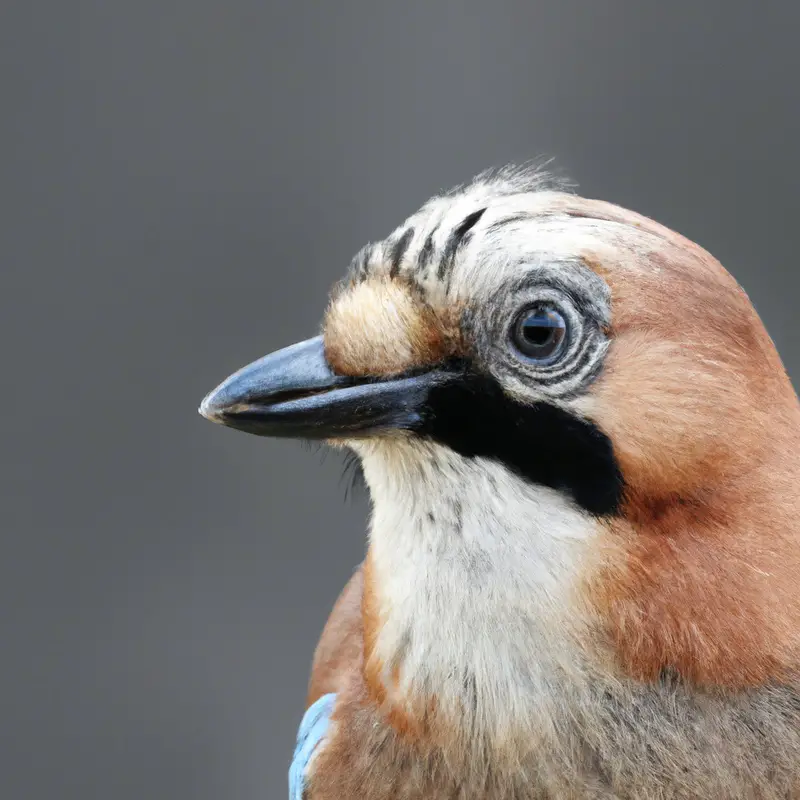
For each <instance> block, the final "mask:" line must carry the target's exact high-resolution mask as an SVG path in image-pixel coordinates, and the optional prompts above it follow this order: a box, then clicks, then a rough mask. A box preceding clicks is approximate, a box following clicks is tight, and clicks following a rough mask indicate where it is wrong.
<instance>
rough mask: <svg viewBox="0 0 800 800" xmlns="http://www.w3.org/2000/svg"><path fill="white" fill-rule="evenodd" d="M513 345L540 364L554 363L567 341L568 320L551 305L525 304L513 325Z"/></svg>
mask: <svg viewBox="0 0 800 800" xmlns="http://www.w3.org/2000/svg"><path fill="white" fill-rule="evenodd" d="M511 341H512V343H513V345H514V347H515V348H516V349H517V350H518V351H519V352H520V353H521V354H522V355H523V356H525V357H526V358H528V359H530V360H532V361H535V362H537V363H539V364H552V363H553V362H554V361H555V360H556V359H557V358H558V356H559V355H560V354H561V351H562V350H563V349H564V345H565V343H566V341H567V322H566V320H565V319H564V317H563V316H562V315H561V314H560V313H559V312H558V311H556V309H555V308H553V307H552V306H547V305H537V306H533V307H532V308H526V309H525V310H524V311H522V312H521V313H520V314H519V316H518V317H517V319H516V321H515V322H514V326H513V328H512V329H511Z"/></svg>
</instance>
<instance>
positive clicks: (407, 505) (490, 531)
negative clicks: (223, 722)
mask: <svg viewBox="0 0 800 800" xmlns="http://www.w3.org/2000/svg"><path fill="white" fill-rule="evenodd" d="M354 446H355V448H356V449H357V451H358V453H359V455H360V456H361V457H362V463H363V467H364V474H365V478H366V481H367V484H368V486H369V488H370V493H371V496H372V501H373V514H372V522H371V529H370V559H371V568H372V570H373V575H374V577H375V584H376V585H375V586H374V591H375V592H376V594H377V599H378V603H379V610H380V616H381V620H382V623H383V624H382V627H381V629H380V632H379V634H378V638H377V642H376V648H375V655H376V656H377V657H378V658H379V659H380V662H381V663H382V664H383V665H384V668H385V669H386V670H387V674H389V673H390V672H391V671H392V670H393V669H394V668H397V670H398V674H399V676H400V694H401V696H403V697H407V698H430V697H435V698H436V702H437V706H438V707H440V708H444V710H446V711H449V712H450V713H451V714H453V715H455V717H456V718H457V719H459V720H461V721H463V720H464V715H467V716H470V717H472V719H471V720H469V722H470V726H469V727H470V729H471V730H472V731H473V732H477V730H476V727H477V728H479V729H482V732H483V733H485V734H486V735H488V736H489V737H490V738H492V739H497V738H498V737H500V738H504V737H507V736H509V735H512V736H513V735H514V731H515V729H516V731H519V729H520V727H524V728H527V729H528V730H530V729H531V728H532V727H534V726H535V727H536V728H538V729H539V730H541V728H542V723H543V722H545V720H544V719H539V720H537V719H536V717H537V716H541V715H544V716H545V717H546V718H547V719H548V720H549V721H550V722H548V723H547V724H550V723H551V721H552V715H553V712H554V709H553V708H552V707H551V704H550V703H548V702H546V701H547V699H548V698H550V699H552V700H554V701H555V702H558V700H557V698H556V697H555V695H556V694H562V692H561V691H560V690H559V689H558V688H557V686H559V685H561V684H563V683H564V678H565V677H566V675H565V673H567V672H571V671H574V670H579V669H580V666H579V663H580V660H579V659H578V658H577V657H576V656H577V646H576V635H580V629H581V628H582V621H583V620H585V618H586V617H585V614H584V613H583V611H582V609H581V601H580V593H579V592H578V591H577V584H578V582H579V580H580V578H581V575H582V574H583V570H584V569H585V567H586V563H585V562H586V557H587V554H588V552H589V551H590V549H591V548H590V543H591V540H592V539H593V538H594V537H595V536H596V535H597V527H596V523H595V522H594V521H593V519H592V518H591V517H590V516H589V515H587V514H586V513H584V512H583V511H582V510H581V509H580V508H578V507H577V506H576V505H575V504H574V503H573V502H572V501H571V500H570V499H569V498H567V497H565V496H564V495H562V494H561V493H559V492H556V491H554V490H552V489H548V488H545V487H541V486H535V485H532V484H530V483H528V482H527V481H525V480H523V479H522V478H520V477H517V476H516V475H514V474H513V473H511V472H510V471H509V470H507V469H506V468H505V467H503V466H502V465H500V464H497V463H495V462H492V461H490V460H487V459H466V458H464V457H462V456H459V455H457V454H455V453H454V452H453V451H451V450H449V449H448V448H445V447H441V446H438V445H435V444H430V443H425V442H420V441H416V440H411V439H402V438H393V439H384V440H372V441H369V442H361V443H354ZM576 677H577V676H576ZM567 682H569V681H567ZM547 724H546V725H545V727H547Z"/></svg>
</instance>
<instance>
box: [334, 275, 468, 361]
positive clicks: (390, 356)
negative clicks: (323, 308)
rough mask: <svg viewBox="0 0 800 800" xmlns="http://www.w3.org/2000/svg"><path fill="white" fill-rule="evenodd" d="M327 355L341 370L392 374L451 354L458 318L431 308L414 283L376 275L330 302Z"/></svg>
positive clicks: (455, 342)
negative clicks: (415, 290)
mask: <svg viewBox="0 0 800 800" xmlns="http://www.w3.org/2000/svg"><path fill="white" fill-rule="evenodd" d="M323 330H324V340H325V356H326V358H327V360H328V363H329V364H330V365H331V367H332V368H333V369H334V370H335V371H336V373H337V374H339V375H350V376H364V375H373V376H381V375H396V374H400V373H403V372H406V371H408V370H411V369H416V368H419V367H425V366H429V365H432V364H435V363H437V362H440V361H442V360H443V359H444V358H446V357H448V356H450V355H453V354H454V352H455V351H456V349H457V342H458V340H459V334H458V323H457V321H456V320H454V319H453V317H452V313H451V314H450V315H448V316H447V317H443V316H442V315H440V314H438V313H436V312H434V310H433V309H432V308H431V307H430V306H428V305H427V304H426V303H425V302H424V301H423V300H422V299H421V298H419V297H418V296H416V294H415V292H414V289H413V287H412V286H410V285H408V284H405V283H402V282H399V281H396V280H392V279H388V278H377V279H373V280H367V281H364V282H362V283H358V284H356V285H354V286H350V287H348V288H347V289H345V290H344V291H343V292H342V293H341V294H339V295H338V296H337V297H336V298H335V299H334V300H333V302H332V303H331V305H330V307H329V308H328V311H327V314H326V316H325V324H324V329H323Z"/></svg>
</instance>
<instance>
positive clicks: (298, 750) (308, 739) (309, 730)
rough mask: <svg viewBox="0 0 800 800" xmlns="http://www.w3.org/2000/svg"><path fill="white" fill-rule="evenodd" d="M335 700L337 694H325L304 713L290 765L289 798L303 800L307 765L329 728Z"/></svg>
mask: <svg viewBox="0 0 800 800" xmlns="http://www.w3.org/2000/svg"><path fill="white" fill-rule="evenodd" d="M335 701H336V695H335V694H326V695H323V696H322V697H320V698H319V700H317V701H316V702H315V703H314V704H313V705H311V706H309V708H308V710H307V711H306V713H305V714H304V715H303V719H302V721H301V723H300V729H299V730H298V731H297V744H296V746H295V748H294V755H293V756H292V764H291V766H290V767H289V800H303V790H304V789H305V773H306V767H307V766H308V762H309V761H310V760H311V756H312V755H313V753H314V750H315V749H316V747H317V745H318V744H319V743H320V741H322V738H323V737H324V736H325V733H326V731H327V730H328V725H329V724H330V720H331V713H332V712H333V705H334V703H335Z"/></svg>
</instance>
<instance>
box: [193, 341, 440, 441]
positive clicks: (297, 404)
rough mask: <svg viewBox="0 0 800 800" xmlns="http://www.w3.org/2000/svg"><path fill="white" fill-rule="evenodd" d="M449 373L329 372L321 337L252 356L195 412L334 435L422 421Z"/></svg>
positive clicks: (275, 432)
mask: <svg viewBox="0 0 800 800" xmlns="http://www.w3.org/2000/svg"><path fill="white" fill-rule="evenodd" d="M450 377H451V375H450V373H446V372H439V371H436V370H432V371H430V372H426V373H424V374H422V375H413V376H405V377H394V378H375V377H370V378H353V377H349V376H344V375H336V374H335V373H334V372H333V371H332V370H331V368H330V366H329V365H328V362H327V361H326V359H325V352H324V346H323V341H322V337H321V336H317V337H316V338H314V339H308V340H307V341H305V342H299V343H298V344H295V345H292V346H291V347H286V348H284V349H283V350H278V351H277V352H275V353H271V354H270V355H268V356H264V357H263V358H260V359H259V360H258V361H254V362H253V363H252V364H249V365H248V366H246V367H244V368H243V369H241V370H239V371H238V372H236V373H234V374H233V375H231V376H230V377H229V378H228V379H227V380H225V381H223V382H222V383H221V384H220V385H219V386H218V387H217V388H216V389H214V391H213V392H211V393H210V394H209V395H208V396H207V397H206V398H205V399H204V400H203V403H202V405H201V406H200V414H202V416H204V417H205V418H206V419H209V420H211V421H212V422H219V423H221V424H222V425H227V426H228V427H231V428H236V429H237V430H241V431H245V432H247V433H254V434H256V435H258V436H279V437H291V438H303V439H336V438H348V437H357V436H364V435H369V434H371V433H375V432H378V431H382V430H383V431H385V430H392V429H395V430H397V429H405V430H414V429H415V428H418V427H420V426H421V424H422V422H423V419H424V417H425V414H426V405H427V401H428V397H429V394H430V392H431V390H432V389H434V388H435V387H437V386H441V385H443V384H444V383H447V382H449V380H450Z"/></svg>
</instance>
